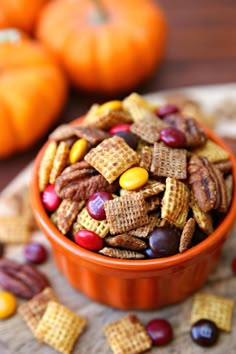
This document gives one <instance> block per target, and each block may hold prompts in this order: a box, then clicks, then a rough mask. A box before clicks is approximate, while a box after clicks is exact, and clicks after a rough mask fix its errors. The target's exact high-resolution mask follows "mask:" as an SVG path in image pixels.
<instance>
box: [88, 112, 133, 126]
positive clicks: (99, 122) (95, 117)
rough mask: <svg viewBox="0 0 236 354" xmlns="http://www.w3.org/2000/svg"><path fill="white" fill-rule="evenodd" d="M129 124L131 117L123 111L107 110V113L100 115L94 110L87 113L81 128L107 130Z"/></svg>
mask: <svg viewBox="0 0 236 354" xmlns="http://www.w3.org/2000/svg"><path fill="white" fill-rule="evenodd" d="M131 122H132V117H131V115H130V114H129V113H128V112H125V111H123V110H120V109H119V110H108V111H107V112H101V113H100V112H99V111H98V110H96V111H94V112H93V113H92V112H88V114H87V115H86V116H85V119H84V120H83V126H87V127H95V128H99V129H104V130H109V129H110V128H112V127H114V126H115V125H117V124H126V123H131Z"/></svg>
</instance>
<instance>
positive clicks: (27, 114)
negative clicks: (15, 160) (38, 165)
mask: <svg viewBox="0 0 236 354" xmlns="http://www.w3.org/2000/svg"><path fill="white" fill-rule="evenodd" d="M4 36H5V37H4ZM0 68H1V70H0V142H1V143H0V158H2V157H6V156H9V155H10V154H12V153H14V152H17V151H20V150H24V149H26V148H28V147H29V146H30V145H32V144H33V143H34V142H35V141H36V140H37V139H38V138H40V137H42V136H43V134H44V133H45V132H46V131H47V130H48V129H49V127H50V126H51V125H52V124H53V122H54V121H55V119H56V118H57V117H58V114H59V112H60V111H61V109H62V107H63V105H64V102H65V98H66V91H67V83H66V80H65V78H64V76H63V74H62V72H61V71H60V70H59V69H58V67H57V66H56V64H55V63H54V60H52V58H51V56H49V54H48V53H47V52H46V51H45V49H44V48H42V46H41V45H40V44H38V43H37V42H36V41H33V40H30V39H28V38H26V37H23V36H22V35H21V34H20V33H19V32H18V31H16V30H8V31H6V30H5V31H3V30H2V31H0Z"/></svg>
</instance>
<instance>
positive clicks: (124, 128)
mask: <svg viewBox="0 0 236 354" xmlns="http://www.w3.org/2000/svg"><path fill="white" fill-rule="evenodd" d="M129 131H130V125H129V124H119V125H115V126H114V127H112V128H111V129H110V131H109V133H110V134H112V135H113V134H116V133H119V132H129Z"/></svg>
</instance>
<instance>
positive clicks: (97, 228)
mask: <svg viewBox="0 0 236 354" xmlns="http://www.w3.org/2000/svg"><path fill="white" fill-rule="evenodd" d="M77 220H78V222H79V223H80V224H81V225H82V226H83V227H84V228H85V229H87V230H90V231H93V232H95V233H96V234H98V235H99V236H100V237H101V238H104V237H105V236H106V235H107V234H108V232H109V224H108V222H107V221H106V220H101V221H98V220H95V219H93V218H92V217H91V216H90V215H89V213H88V212H87V208H86V207H85V208H83V209H82V210H81V212H80V213H79V215H78V219H77Z"/></svg>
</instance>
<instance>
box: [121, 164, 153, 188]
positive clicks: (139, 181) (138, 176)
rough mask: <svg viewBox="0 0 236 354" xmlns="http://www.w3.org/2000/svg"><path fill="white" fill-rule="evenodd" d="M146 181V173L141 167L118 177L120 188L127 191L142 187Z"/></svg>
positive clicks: (131, 169) (133, 168)
mask: <svg viewBox="0 0 236 354" xmlns="http://www.w3.org/2000/svg"><path fill="white" fill-rule="evenodd" d="M147 180H148V172H147V170H145V168H142V167H132V168H130V169H129V170H127V171H125V172H124V173H123V174H122V175H121V176H120V180H119V183H120V186H121V188H123V189H126V190H128V191H133V190H136V189H138V188H140V187H142V186H143V185H144V184H145V183H146V182H147Z"/></svg>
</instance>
